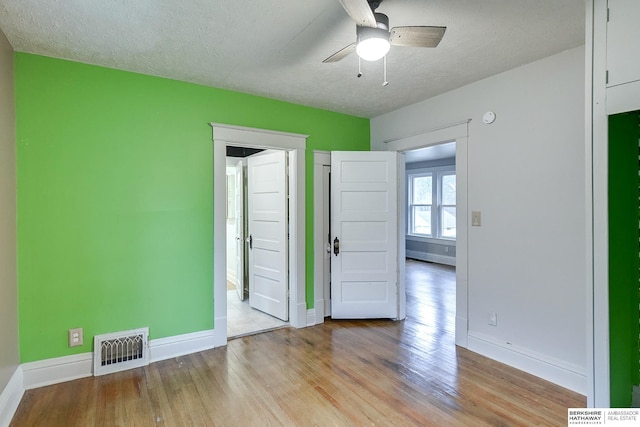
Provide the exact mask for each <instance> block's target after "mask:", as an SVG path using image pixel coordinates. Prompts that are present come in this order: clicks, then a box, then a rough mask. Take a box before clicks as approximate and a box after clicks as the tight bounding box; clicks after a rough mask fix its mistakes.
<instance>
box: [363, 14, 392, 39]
mask: <svg viewBox="0 0 640 427" xmlns="http://www.w3.org/2000/svg"><path fill="white" fill-rule="evenodd" d="M374 15H375V17H376V23H377V27H376V28H373V27H361V26H359V25H358V26H356V34H357V35H358V40H361V39H367V38H371V37H376V38H381V39H387V40H388V39H389V17H388V16H387V15H385V14H384V13H376V14H374Z"/></svg>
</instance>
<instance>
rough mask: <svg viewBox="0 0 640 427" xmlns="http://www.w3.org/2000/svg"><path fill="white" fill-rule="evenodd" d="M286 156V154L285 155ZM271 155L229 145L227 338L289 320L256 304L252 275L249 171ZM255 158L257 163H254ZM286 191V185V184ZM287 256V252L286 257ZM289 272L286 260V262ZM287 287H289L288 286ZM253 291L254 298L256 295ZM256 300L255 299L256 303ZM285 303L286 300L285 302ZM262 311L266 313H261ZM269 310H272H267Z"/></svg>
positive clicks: (284, 187)
mask: <svg viewBox="0 0 640 427" xmlns="http://www.w3.org/2000/svg"><path fill="white" fill-rule="evenodd" d="M282 153H284V152H282ZM264 154H266V155H268V154H270V150H262V149H255V148H246V147H237V146H227V158H226V164H227V167H226V178H227V179H226V186H227V193H226V194H227V200H226V201H227V207H226V214H227V216H226V220H227V224H226V226H227V337H228V338H237V337H241V336H246V335H251V334H254V333H258V332H263V331H267V330H272V329H277V328H281V327H284V326H286V325H288V322H287V320H288V319H287V318H286V317H285V319H282V320H281V319H278V318H277V317H274V316H273V315H271V314H273V313H265V308H264V307H259V305H257V304H256V301H255V289H254V285H255V283H253V282H255V280H252V276H250V275H249V270H250V269H249V259H250V255H252V254H250V251H252V250H253V249H249V247H248V243H247V240H246V238H247V237H248V236H250V230H249V223H248V218H249V215H248V211H249V197H248V196H249V194H251V191H249V190H248V179H247V177H248V176H249V173H248V168H249V164H252V165H254V164H255V157H256V156H261V155H264ZM249 159H253V163H252V162H251V160H249ZM281 184H282V192H286V185H284V184H286V183H284V182H282V183H281ZM282 256H283V257H286V253H283V254H282ZM283 262H284V263H285V267H284V268H285V270H286V259H284V260H283ZM285 286H286V284H285ZM252 291H254V292H253V295H252ZM286 291H288V289H286V290H285V292H286ZM252 299H253V300H252ZM282 304H285V309H286V304H287V302H286V301H282V303H281V304H280V305H282ZM260 309H262V311H261V310H260ZM267 311H269V310H268V309H267Z"/></svg>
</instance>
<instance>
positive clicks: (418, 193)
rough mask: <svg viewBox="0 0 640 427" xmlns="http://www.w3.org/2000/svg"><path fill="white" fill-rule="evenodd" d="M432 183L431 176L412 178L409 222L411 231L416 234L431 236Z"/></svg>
mask: <svg viewBox="0 0 640 427" xmlns="http://www.w3.org/2000/svg"><path fill="white" fill-rule="evenodd" d="M431 182H432V176H431V174H426V175H414V176H412V177H411V185H410V188H411V189H412V190H411V192H410V193H409V197H410V200H411V201H410V207H409V211H410V218H409V222H410V224H411V230H412V232H413V233H415V234H423V235H426V236H429V235H431V201H432V200H433V190H432V188H433V186H432V185H431Z"/></svg>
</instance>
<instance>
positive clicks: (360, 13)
mask: <svg viewBox="0 0 640 427" xmlns="http://www.w3.org/2000/svg"><path fill="white" fill-rule="evenodd" d="M340 4H341V5H342V7H343V8H344V10H345V11H346V12H347V14H348V15H349V16H350V17H351V19H353V20H354V21H356V25H359V26H361V27H373V28H376V27H377V26H378V24H377V23H376V17H375V16H373V10H371V6H369V3H368V2H367V0H340Z"/></svg>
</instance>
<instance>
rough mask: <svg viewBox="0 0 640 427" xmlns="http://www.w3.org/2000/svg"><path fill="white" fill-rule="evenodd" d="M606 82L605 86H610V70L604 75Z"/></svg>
mask: <svg viewBox="0 0 640 427" xmlns="http://www.w3.org/2000/svg"><path fill="white" fill-rule="evenodd" d="M604 82H605V84H609V70H607V71H606V72H605V73H604Z"/></svg>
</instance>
